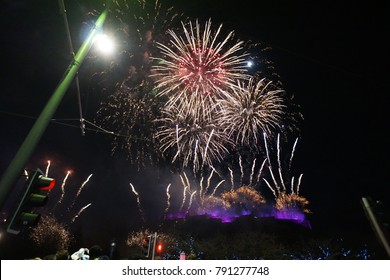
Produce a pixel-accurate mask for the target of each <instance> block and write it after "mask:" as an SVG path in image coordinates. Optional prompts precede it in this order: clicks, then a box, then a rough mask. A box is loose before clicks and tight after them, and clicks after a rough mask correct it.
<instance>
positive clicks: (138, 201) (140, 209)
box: [130, 183, 145, 222]
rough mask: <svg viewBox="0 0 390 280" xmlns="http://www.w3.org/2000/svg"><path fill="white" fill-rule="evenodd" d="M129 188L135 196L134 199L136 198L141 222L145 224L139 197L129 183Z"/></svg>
mask: <svg viewBox="0 0 390 280" xmlns="http://www.w3.org/2000/svg"><path fill="white" fill-rule="evenodd" d="M130 186H131V191H132V192H133V193H134V194H135V197H136V198H137V206H138V211H139V213H140V215H141V219H142V221H143V222H145V216H144V212H143V211H142V207H141V200H140V196H139V193H138V192H137V191H136V190H135V188H134V186H133V184H132V183H130Z"/></svg>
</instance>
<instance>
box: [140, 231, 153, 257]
mask: <svg viewBox="0 0 390 280" xmlns="http://www.w3.org/2000/svg"><path fill="white" fill-rule="evenodd" d="M151 244H152V236H150V235H148V236H145V237H144V238H143V240H142V253H143V255H144V256H145V257H146V258H149V255H150V245H151Z"/></svg>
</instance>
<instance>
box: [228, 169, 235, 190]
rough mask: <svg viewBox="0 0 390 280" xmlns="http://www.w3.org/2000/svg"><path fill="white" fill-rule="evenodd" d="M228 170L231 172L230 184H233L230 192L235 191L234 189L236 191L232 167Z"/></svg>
mask: <svg viewBox="0 0 390 280" xmlns="http://www.w3.org/2000/svg"><path fill="white" fill-rule="evenodd" d="M228 169H229V172H230V183H231V187H230V190H233V189H234V175H233V170H231V169H230V167H228Z"/></svg>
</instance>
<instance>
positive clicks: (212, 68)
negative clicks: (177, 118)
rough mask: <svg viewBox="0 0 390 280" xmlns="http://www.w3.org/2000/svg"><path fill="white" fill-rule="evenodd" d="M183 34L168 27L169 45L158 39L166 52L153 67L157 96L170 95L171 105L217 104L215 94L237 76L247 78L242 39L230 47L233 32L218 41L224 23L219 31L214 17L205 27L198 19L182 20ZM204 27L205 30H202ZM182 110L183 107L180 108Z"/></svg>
mask: <svg viewBox="0 0 390 280" xmlns="http://www.w3.org/2000/svg"><path fill="white" fill-rule="evenodd" d="M182 28H183V32H184V35H179V34H177V33H176V32H175V31H173V30H168V35H170V36H171V40H170V44H169V45H167V44H162V43H160V42H157V46H158V48H159V49H160V51H161V53H162V54H163V58H158V62H159V63H158V64H157V65H155V66H153V70H154V74H153V75H152V76H153V78H155V79H156V83H157V90H159V93H158V95H159V96H164V95H168V96H169V100H168V104H167V105H168V106H173V105H175V106H178V107H179V108H184V109H185V108H191V107H192V108H193V107H195V106H199V104H202V103H204V102H205V101H207V102H210V103H212V104H214V102H215V96H217V95H223V93H224V91H225V89H226V88H228V87H230V86H232V85H233V84H234V81H236V80H237V79H239V80H242V79H247V78H248V76H247V75H246V74H245V72H246V63H245V58H246V56H247V55H246V54H245V53H243V52H242V53H240V52H241V51H242V44H243V42H242V41H239V42H237V43H235V44H234V45H233V46H229V44H228V42H229V41H232V39H233V31H232V32H230V33H229V34H228V35H227V36H226V37H225V38H224V39H222V40H219V37H220V33H221V29H222V25H220V26H219V28H218V29H217V30H216V31H213V30H212V28H211V20H209V21H207V22H206V23H205V25H204V28H202V27H201V25H200V24H199V22H198V21H196V22H195V23H194V24H193V23H192V22H189V23H188V24H184V23H183V22H182ZM202 29H203V30H202ZM179 111H181V110H179Z"/></svg>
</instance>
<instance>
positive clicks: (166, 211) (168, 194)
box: [164, 184, 171, 219]
mask: <svg viewBox="0 0 390 280" xmlns="http://www.w3.org/2000/svg"><path fill="white" fill-rule="evenodd" d="M170 187H171V184H169V185H168V187H167V190H166V194H167V206H166V207H165V210H164V219H165V217H166V214H167V213H168V211H169V208H170V207H171V194H170V193H169V188H170Z"/></svg>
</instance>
